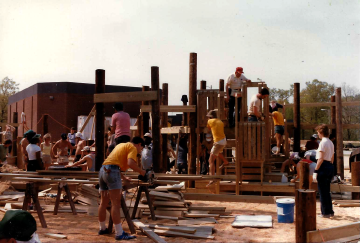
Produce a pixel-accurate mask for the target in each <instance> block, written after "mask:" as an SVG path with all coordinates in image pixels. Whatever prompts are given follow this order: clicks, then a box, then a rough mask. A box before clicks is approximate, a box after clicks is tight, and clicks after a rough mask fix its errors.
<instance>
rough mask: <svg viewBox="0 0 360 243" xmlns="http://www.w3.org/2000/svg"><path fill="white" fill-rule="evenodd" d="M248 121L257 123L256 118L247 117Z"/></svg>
mask: <svg viewBox="0 0 360 243" xmlns="http://www.w3.org/2000/svg"><path fill="white" fill-rule="evenodd" d="M248 121H249V122H257V121H258V119H257V117H256V116H249V117H248Z"/></svg>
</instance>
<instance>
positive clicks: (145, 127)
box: [140, 86, 150, 136]
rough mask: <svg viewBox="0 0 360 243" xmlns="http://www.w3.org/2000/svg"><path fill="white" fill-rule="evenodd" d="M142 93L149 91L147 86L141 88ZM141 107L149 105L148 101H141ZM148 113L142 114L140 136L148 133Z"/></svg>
mask: <svg viewBox="0 0 360 243" xmlns="http://www.w3.org/2000/svg"><path fill="white" fill-rule="evenodd" d="M142 91H150V87H149V86H143V87H142ZM142 104H143V105H149V101H143V102H142ZM149 118H150V115H149V112H143V113H142V133H143V134H141V135H140V136H143V135H144V134H145V133H147V132H149Z"/></svg>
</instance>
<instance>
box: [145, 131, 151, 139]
mask: <svg viewBox="0 0 360 243" xmlns="http://www.w3.org/2000/svg"><path fill="white" fill-rule="evenodd" d="M144 137H149V138H152V135H151V133H149V132H147V133H145V134H144Z"/></svg>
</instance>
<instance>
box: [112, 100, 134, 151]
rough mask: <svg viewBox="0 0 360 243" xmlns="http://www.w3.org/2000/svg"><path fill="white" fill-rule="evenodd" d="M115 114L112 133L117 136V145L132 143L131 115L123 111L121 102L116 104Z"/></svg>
mask: <svg viewBox="0 0 360 243" xmlns="http://www.w3.org/2000/svg"><path fill="white" fill-rule="evenodd" d="M113 107H114V109H115V113H114V114H113V115H112V117H111V133H112V134H115V143H116V145H118V144H120V143H127V142H130V135H131V133H130V115H129V114H128V113H126V112H124V111H123V104H122V103H121V102H118V103H115V104H114V106H113Z"/></svg>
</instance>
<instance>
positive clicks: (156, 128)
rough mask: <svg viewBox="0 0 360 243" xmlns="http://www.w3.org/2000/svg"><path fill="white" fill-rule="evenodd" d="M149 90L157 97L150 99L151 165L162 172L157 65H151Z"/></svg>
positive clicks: (163, 169) (156, 170)
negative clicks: (154, 92)
mask: <svg viewBox="0 0 360 243" xmlns="http://www.w3.org/2000/svg"><path fill="white" fill-rule="evenodd" d="M151 90H152V91H157V96H158V98H157V99H156V100H152V101H151V119H152V125H151V131H152V138H153V152H152V155H153V167H154V171H155V172H157V173H159V172H164V171H165V170H166V168H161V164H160V156H161V147H160V90H159V67H154V66H153V67H151Z"/></svg>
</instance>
